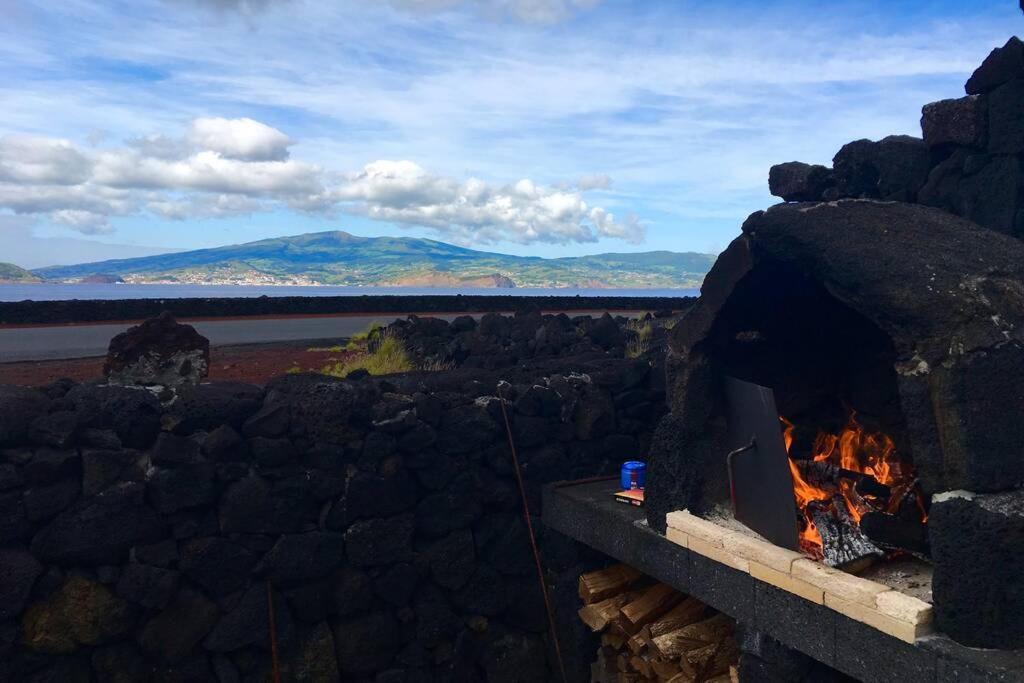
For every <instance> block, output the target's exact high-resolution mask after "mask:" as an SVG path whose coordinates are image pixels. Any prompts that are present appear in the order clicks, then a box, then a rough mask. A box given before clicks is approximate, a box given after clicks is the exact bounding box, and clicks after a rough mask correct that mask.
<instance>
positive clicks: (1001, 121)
mask: <svg viewBox="0 0 1024 683" xmlns="http://www.w3.org/2000/svg"><path fill="white" fill-rule="evenodd" d="M1022 111H1024V73H1022V77H1021V78H1020V79H1017V80H1013V81H1010V82H1008V83H1004V84H1003V85H1001V86H999V87H998V88H996V89H995V90H993V91H992V92H991V93H989V95H988V151H989V152H990V153H992V154H1021V153H1022V152H1024V116H1021V112H1022Z"/></svg>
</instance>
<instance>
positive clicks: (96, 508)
mask: <svg viewBox="0 0 1024 683" xmlns="http://www.w3.org/2000/svg"><path fill="white" fill-rule="evenodd" d="M141 493H142V492H141V490H139V489H138V487H137V485H133V484H122V485H119V486H117V487H114V488H110V489H107V490H106V491H104V492H103V493H101V494H99V495H98V496H95V497H93V498H91V499H88V500H84V501H81V502H79V503H78V504H76V505H75V506H73V507H72V508H71V509H70V510H67V511H65V512H62V513H61V514H60V515H58V516H57V518H56V519H54V520H53V521H52V522H50V524H49V525H47V526H46V527H44V528H43V529H42V530H41V531H40V532H39V533H37V534H36V535H35V537H34V538H33V539H32V554H33V555H35V556H36V557H38V558H40V559H42V560H44V561H46V562H54V563H57V564H117V563H118V562H120V561H122V560H123V559H124V556H125V554H126V553H127V551H128V549H129V548H131V547H132V546H133V545H137V544H140V543H152V542H155V541H158V540H160V539H161V538H162V537H163V536H164V534H165V533H166V530H167V526H166V522H165V521H164V520H163V519H161V518H160V516H159V515H158V514H157V513H156V512H155V511H154V510H153V509H152V508H150V507H149V506H147V505H144V504H142V501H141Z"/></svg>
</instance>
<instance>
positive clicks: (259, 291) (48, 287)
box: [0, 283, 700, 302]
mask: <svg viewBox="0 0 1024 683" xmlns="http://www.w3.org/2000/svg"><path fill="white" fill-rule="evenodd" d="M699 294H700V290H699V289H695V288H692V289H691V288H679V289H673V288H607V289H605V288H576V287H509V288H497V287H358V286H356V287H353V286H343V285H199V284H180V285H175V284H125V283H80V284H66V283H32V284H22V283H4V284H0V301H3V302H16V301H72V300H75V299H79V300H90V299H92V300H97V299H99V300H113V299H193V298H198V299H204V298H229V299H230V298H255V297H260V296H267V297H285V296H309V297H323V296H459V295H463V296H468V295H473V296H495V297H498V296H581V297H583V296H595V297H600V296H605V297H690V296H698V295H699Z"/></svg>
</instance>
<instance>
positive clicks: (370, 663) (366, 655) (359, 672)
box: [334, 612, 399, 676]
mask: <svg viewBox="0 0 1024 683" xmlns="http://www.w3.org/2000/svg"><path fill="white" fill-rule="evenodd" d="M398 639H399V630H398V622H397V621H396V620H395V618H394V617H393V616H392V615H391V613H390V612H376V613H373V614H368V615H366V616H362V617H358V618H355V619H349V620H345V621H339V622H338V623H337V624H336V625H335V627H334V646H335V648H336V649H337V655H338V665H339V667H340V668H341V671H342V673H343V674H346V675H350V676H365V675H367V674H372V673H374V672H376V671H380V670H382V669H385V668H387V666H388V665H389V664H391V662H392V660H393V659H394V657H395V655H396V654H397V653H398V647H399V640H398Z"/></svg>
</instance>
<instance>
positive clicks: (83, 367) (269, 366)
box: [0, 342, 351, 386]
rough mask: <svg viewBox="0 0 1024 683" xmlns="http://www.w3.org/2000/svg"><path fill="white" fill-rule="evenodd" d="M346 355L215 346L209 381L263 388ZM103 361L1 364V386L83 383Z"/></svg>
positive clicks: (305, 347)
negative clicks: (295, 371)
mask: <svg viewBox="0 0 1024 683" xmlns="http://www.w3.org/2000/svg"><path fill="white" fill-rule="evenodd" d="M349 355H351V354H350V353H348V352H345V351H341V352H337V351H333V352H332V351H326V350H313V349H311V348H310V346H309V344H302V343H298V342H297V343H287V344H251V345H246V346H218V347H213V348H211V349H210V376H209V379H211V380H220V381H224V380H232V381H236V382H249V383H251V384H263V383H264V382H266V381H267V380H268V379H270V378H271V377H276V376H277V375H283V374H284V373H286V372H288V371H289V370H291V369H292V368H296V367H298V368H301V369H302V370H319V369H320V368H322V367H324V366H325V365H328V364H329V363H332V362H335V361H339V360H343V359H344V358H345V357H347V356H349ZM103 360H104V359H103V358H102V357H99V358H75V359H69V360H44V361H24V362H21V363H0V384H16V385H19V386H39V385H43V384H48V383H50V382H53V381H54V380H57V379H60V378H62V377H68V378H70V379H73V380H75V381H76V382H83V381H86V380H90V379H95V378H97V377H101V376H102V375H103Z"/></svg>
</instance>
